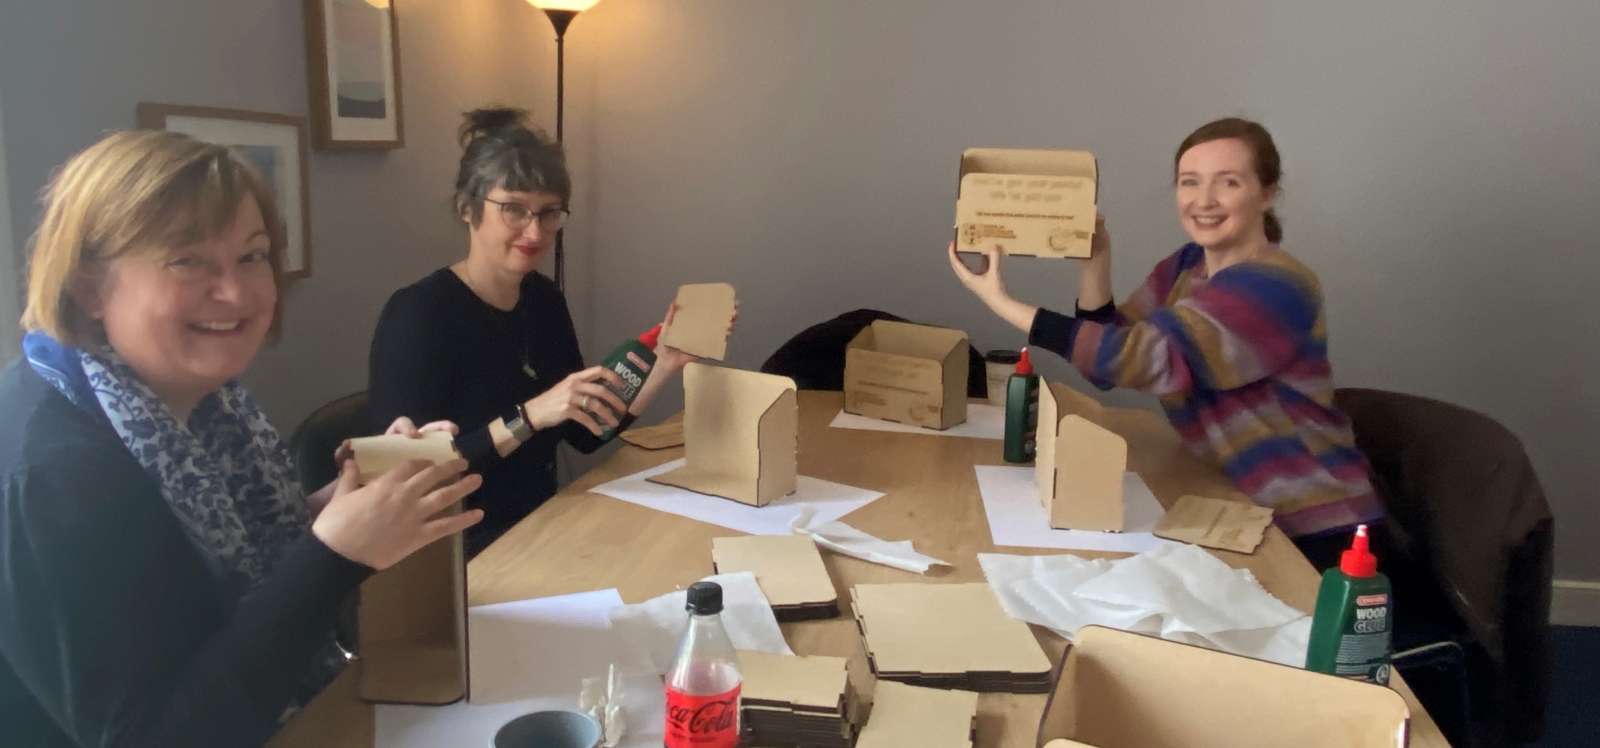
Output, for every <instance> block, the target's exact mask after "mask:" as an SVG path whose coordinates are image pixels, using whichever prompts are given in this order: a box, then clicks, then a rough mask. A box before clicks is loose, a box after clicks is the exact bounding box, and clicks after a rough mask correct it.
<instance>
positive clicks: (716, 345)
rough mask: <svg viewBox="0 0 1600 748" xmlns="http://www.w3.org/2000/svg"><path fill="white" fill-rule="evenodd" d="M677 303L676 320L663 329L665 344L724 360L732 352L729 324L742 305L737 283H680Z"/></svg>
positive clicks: (673, 318)
mask: <svg viewBox="0 0 1600 748" xmlns="http://www.w3.org/2000/svg"><path fill="white" fill-rule="evenodd" d="M673 303H674V304H676V305H677V306H678V310H677V312H676V313H675V314H673V315H672V323H671V324H669V325H666V326H664V327H663V328H662V330H661V340H660V341H659V342H660V343H661V345H670V346H672V347H673V348H677V349H678V350H680V351H683V352H684V353H690V354H694V355H695V356H698V357H700V358H703V359H708V360H711V361H721V360H722V359H723V357H725V356H726V355H727V352H728V324H729V323H730V322H732V321H733V314H734V310H735V309H737V308H738V307H737V300H736V299H735V298H734V291H733V286H730V285H728V284H726V283H695V284H691V285H687V286H679V287H678V297H677V299H676V300H675V301H674V302H673Z"/></svg>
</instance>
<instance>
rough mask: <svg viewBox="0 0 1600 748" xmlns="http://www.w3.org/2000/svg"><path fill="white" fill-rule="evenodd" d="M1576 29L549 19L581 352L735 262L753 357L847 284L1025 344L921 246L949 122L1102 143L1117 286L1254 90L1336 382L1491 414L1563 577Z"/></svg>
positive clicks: (1057, 290)
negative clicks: (572, 191)
mask: <svg viewBox="0 0 1600 748" xmlns="http://www.w3.org/2000/svg"><path fill="white" fill-rule="evenodd" d="M1596 38H1600V5H1597V4H1595V3H1593V2H1589V1H1588V0H1571V1H1566V2H1561V1H1555V0H1541V1H1540V2H1532V3H1460V2H1450V3H1445V2H1413V3H1387V2H1375V1H1371V0H1362V1H1360V2H1347V3H1274V2H1259V3H1253V2H1207V3H1192V2H1178V1H1176V0H1174V1H1171V2H1142V3H1091V2H1062V1H1061V0H1032V1H1023V0H1008V1H1006V2H998V1H997V2H986V3H976V2H955V1H954V0H897V1H893V2H891V1H889V0H876V1H874V2H845V1H844V0H810V1H809V2H777V1H776V0H721V1H715V0H672V1H671V2H665V1H663V0H605V2H603V3H601V4H600V5H598V6H597V7H596V8H595V9H594V10H592V11H589V12H588V14H586V15H585V16H584V17H582V18H580V19H579V21H578V23H577V24H575V25H574V27H573V31H572V33H571V34H570V35H569V47H570V48H571V50H572V53H573V54H574V56H576V57H577V58H578V59H577V60H576V61H575V63H574V66H573V75H574V80H575V81H576V82H575V83H573V84H572V86H573V87H572V88H569V99H571V100H573V101H575V102H577V103H574V104H573V107H574V110H572V111H575V113H576V114H575V115H574V120H573V124H571V126H570V128H569V141H568V142H569V145H570V146H571V147H572V148H573V149H574V161H575V163H578V164H580V171H579V173H578V180H579V184H580V190H587V192H586V193H584V199H586V200H588V202H589V205H588V210H590V211H591V212H592V215H591V216H590V217H589V222H588V223H587V224H585V226H586V228H583V229H582V230H581V231H575V233H574V236H573V241H574V244H575V247H574V252H575V253H577V254H578V255H579V256H580V257H581V262H582V263H583V265H584V271H585V273H586V275H585V278H584V283H585V284H587V286H586V289H585V290H587V291H588V293H586V294H582V295H581V298H577V299H575V302H576V303H575V307H576V311H577V312H578V313H579V314H580V315H581V316H582V317H583V318H584V319H585V321H586V324H587V325H589V327H588V328H587V329H588V330H589V331H590V332H589V333H588V335H589V337H588V338H587V341H588V343H589V345H588V348H589V350H590V351H591V352H599V351H602V350H603V349H606V348H609V347H610V346H612V345H614V344H615V343H616V342H618V341H620V340H621V339H623V338H624V337H625V336H627V335H630V334H633V333H635V332H636V331H637V330H639V329H641V328H642V327H644V326H646V325H648V324H650V323H651V322H653V321H655V320H656V319H657V318H658V317H659V314H660V309H661V307H662V306H663V305H664V304H665V303H666V301H667V300H668V299H669V298H670V296H671V294H672V289H673V288H674V287H675V286H677V285H678V284H680V283H685V282H698V281H711V280H726V281H730V282H732V283H733V284H734V285H735V286H736V287H737V288H738V290H739V296H740V298H741V299H742V300H743V302H744V306H743V310H744V311H743V316H742V320H741V322H740V330H739V333H738V335H737V337H736V339H735V340H734V341H733V343H732V353H731V361H732V362H733V363H736V364H739V365H743V366H747V367H754V366H757V365H759V364H760V363H761V361H762V360H763V359H764V358H765V356H766V355H767V354H768V353H770V352H771V351H772V350H773V349H774V348H776V347H777V345H778V344H779V343H780V342H782V341H783V340H784V339H786V338H787V337H788V336H789V335H791V334H793V333H794V332H796V331H798V330H800V329H801V328H803V327H805V326H806V325H808V324H810V323H813V322H816V321H820V320H822V319H825V318H827V317H830V316H832V315H834V314H837V313H839V312H843V311H846V310H849V309H853V308H856V307H863V306H871V307H877V308H880V309H885V310H889V311H893V312H895V313H898V314H901V315H905V316H909V317H912V318H915V319H919V320H923V321H927V322H930V323H937V324H943V325H950V326H956V327H961V328H964V329H966V330H967V331H969V332H970V333H971V335H972V337H973V339H974V341H975V342H976V343H977V344H978V345H979V346H980V347H997V346H1015V345H1018V344H1020V343H1021V342H1022V335H1021V334H1020V333H1016V332H1013V331H1010V330H1008V329H1005V328H1004V327H1003V326H1002V325H1001V324H1000V323H999V322H998V321H997V320H995V319H994V318H993V317H991V316H990V315H989V314H988V313H987V312H986V311H985V310H984V309H983V308H982V307H981V306H980V305H979V304H978V303H977V302H976V301H975V300H973V299H972V298H971V297H970V296H969V295H968V294H967V293H966V292H965V291H964V290H963V289H962V288H961V287H960V286H959V285H958V284H957V283H956V281H955V280H954V279H953V278H952V277H951V274H950V270H949V267H948V265H947V263H946V261H945V259H944V256H943V254H942V253H943V249H944V245H945V242H946V241H947V239H948V237H949V235H950V233H951V231H950V224H951V218H952V214H953V197H954V190H955V168H956V159H957V156H958V154H959V153H960V151H961V150H962V149H963V148H965V147H968V146H975V145H986V146H1014V147H1062V148H1084V149H1089V150H1092V151H1094V152H1095V153H1096V154H1097V155H1098V156H1099V158H1100V164H1101V171H1102V174H1103V181H1102V195H1103V200H1102V209H1103V211H1104V212H1105V213H1106V214H1107V215H1108V217H1109V220H1110V226H1111V232H1112V234H1113V236H1114V239H1115V248H1116V249H1115V252H1116V254H1115V256H1116V258H1117V259H1116V264H1115V275H1114V277H1115V282H1116V286H1117V288H1118V291H1119V293H1121V294H1125V293H1127V292H1128V291H1130V290H1131V289H1132V288H1133V287H1134V286H1135V285H1136V284H1137V283H1138V282H1139V281H1140V280H1141V279H1142V277H1143V275H1144V274H1145V273H1146V272H1148V270H1149V268H1150V267H1151V266H1152V265H1153V264H1154V263H1155V262H1156V261H1157V260H1159V259H1160V258H1162V257H1163V256H1165V255H1166V254H1167V253H1169V252H1171V251H1172V250H1173V249H1174V248H1176V247H1177V246H1178V245H1179V244H1180V243H1181V242H1182V241H1183V240H1184V237H1183V234H1182V233H1181V230H1180V228H1179V226H1178V224H1177V221H1176V220H1175V219H1174V208H1173V204H1172V197H1171V192H1170V188H1169V186H1168V185H1169V175H1170V172H1169V170H1170V164H1171V158H1172V150H1173V149H1174V148H1175V147H1176V145H1177V143H1178V142H1179V141H1180V140H1181V139H1182V138H1183V136H1184V135H1185V134H1187V133H1188V132H1189V131H1190V130H1191V129H1193V128H1194V127H1196V126H1198V125H1199V124H1201V123H1203V122H1206V121H1208V120H1210V119H1212V118H1215V117H1219V116H1225V115H1245V116H1250V117H1255V118H1258V119H1260V120H1262V121H1264V122H1265V123H1266V124H1267V126H1268V127H1269V128H1271V130H1272V131H1273V132H1274V133H1275V134H1276V136H1277V138H1278V140H1279V145H1280V147H1281V149H1282V150H1283V152H1284V156H1285V166H1286V170H1287V181H1286V184H1285V189H1286V193H1285V197H1284V201H1283V204H1282V213H1283V214H1284V217H1285V219H1286V224H1287V235H1288V241H1287V246H1288V247H1289V248H1290V250H1291V251H1293V252H1294V253H1296V254H1297V255H1298V256H1300V257H1301V258H1302V259H1304V260H1305V261H1307V262H1308V263H1309V264H1310V265H1311V266H1312V267H1313V268H1314V269H1316V270H1317V271H1318V273H1319V274H1320V275H1321V277H1322V280H1323V282H1324V286H1325V292H1326V295H1327V298H1328V306H1329V314H1330V319H1331V332H1330V334H1331V339H1332V343H1333V348H1332V350H1333V358H1334V364H1335V371H1336V373H1337V376H1338V381H1339V383H1340V384H1341V385H1347V386H1370V387H1381V388H1387V389H1394V390H1402V391H1407V392H1415V393H1421V394H1425V395H1431V396H1434V397H1439V398H1443V399H1446V400H1450V401H1453V402H1457V403H1460V404H1463V405H1466V406H1469V407H1472V408H1476V409H1480V410H1482V411H1485V412H1487V413H1489V414H1490V415H1492V416H1494V417H1496V418H1498V419H1501V420H1502V421H1504V422H1505V423H1506V424H1508V425H1509V426H1510V427H1511V428H1512V429H1514V430H1515V431H1516V432H1517V433H1518V434H1520V435H1521V436H1522V438H1523V439H1524V440H1525V441H1526V443H1527V445H1528V448H1529V450H1530V451H1531V453H1532V455H1533V458H1534V461H1535V462H1536V463H1537V466H1538V469H1539V471H1540V474H1541V475H1542V477H1543V479H1544V482H1545V485H1546V488H1547V489H1548V491H1549V493H1550V495H1551V499H1552V501H1553V502H1554V504H1555V507H1556V511H1557V515H1558V523H1559V532H1560V538H1559V562H1558V565H1559V568H1558V571H1559V573H1560V575H1561V576H1564V577H1570V578H1588V579H1600V544H1596V543H1595V542H1594V540H1595V538H1597V537H1600V505H1597V502H1596V494H1597V493H1600V488H1597V487H1600V460H1595V459H1593V458H1592V457H1591V455H1590V452H1591V451H1592V450H1593V449H1594V448H1595V446H1596V445H1597V444H1600V385H1597V384H1596V382H1597V381H1600V331H1597V329H1596V324H1595V320H1597V319H1600V297H1597V295H1596V294H1595V293H1594V292H1593V290H1592V288H1593V286H1594V285H1595V283H1596V281H1597V280H1600V239H1597V237H1600V85H1597V84H1596V82H1595V81H1596V78H1595V72H1596V71H1600V46H1597V45H1595V44H1594V40H1595V39H1596ZM1009 268H1010V271H1009V274H1008V279H1009V281H1010V283H1011V285H1012V287H1013V290H1014V291H1015V292H1016V293H1017V295H1019V296H1020V297H1022V298H1025V299H1030V300H1033V301H1035V302H1037V303H1044V304H1048V305H1053V306H1056V307H1067V306H1068V305H1070V304H1071V303H1072V301H1073V298H1074V295H1075V289H1076V268H1075V266H1074V265H1072V264H1071V263H1067V262H1053V263H1052V262H1048V261H1026V260H1017V261H1014V262H1012V263H1011V264H1010V265H1009ZM1057 363H1058V362H1057ZM1062 369H1063V367H1060V366H1052V367H1050V369H1049V370H1048V373H1051V374H1053V375H1055V376H1059V377H1062V378H1065V379H1069V380H1072V381H1078V380H1076V378H1075V377H1072V376H1069V375H1067V374H1066V373H1065V372H1064V371H1063V370H1062ZM1116 400H1117V401H1118V402H1124V403H1127V402H1142V403H1147V404H1148V403H1149V400H1148V399H1147V398H1143V397H1140V396H1137V395H1131V396H1120V397H1118V398H1116Z"/></svg>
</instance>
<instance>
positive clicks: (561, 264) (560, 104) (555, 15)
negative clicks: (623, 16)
mask: <svg viewBox="0 0 1600 748" xmlns="http://www.w3.org/2000/svg"><path fill="white" fill-rule="evenodd" d="M543 10H544V14H545V15H547V16H549V17H550V25H552V26H555V28H556V142H557V143H560V142H562V136H563V135H564V133H563V132H562V126H563V125H564V124H565V123H564V120H565V119H566V105H567V102H566V93H567V92H566V88H567V27H568V26H570V25H572V19H574V18H576V17H577V16H578V11H575V10H566V9H560V8H544V9H543ZM565 236H566V229H564V228H563V229H562V230H560V231H557V232H556V288H559V289H561V292H562V293H566V290H567V251H566V246H565V241H563V240H564V239H565Z"/></svg>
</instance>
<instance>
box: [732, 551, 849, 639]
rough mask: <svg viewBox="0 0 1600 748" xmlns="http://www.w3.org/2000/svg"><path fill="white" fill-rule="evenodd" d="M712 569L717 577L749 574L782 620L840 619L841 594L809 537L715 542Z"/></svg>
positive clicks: (774, 613) (775, 613)
mask: <svg viewBox="0 0 1600 748" xmlns="http://www.w3.org/2000/svg"><path fill="white" fill-rule="evenodd" d="M711 566H712V568H713V569H714V570H715V571H716V572H717V573H718V574H734V573H738V572H741V571H748V572H750V573H752V574H755V575H756V584H757V585H759V586H760V587H761V592H762V594H764V595H766V596H767V602H768V603H770V604H771V605H772V614H773V615H774V616H775V617H777V619H778V620H779V621H785V622H788V621H810V620H817V619H822V618H834V617H837V616H838V615H839V593H838V592H837V591H836V590H835V589H834V587H833V578H832V577H830V576H828V567H827V566H825V565H824V564H823V562H822V553H821V552H819V551H818V550H817V544H816V541H813V540H812V539H811V537H810V536H808V535H745V536H742V537H731V538H712V539H711Z"/></svg>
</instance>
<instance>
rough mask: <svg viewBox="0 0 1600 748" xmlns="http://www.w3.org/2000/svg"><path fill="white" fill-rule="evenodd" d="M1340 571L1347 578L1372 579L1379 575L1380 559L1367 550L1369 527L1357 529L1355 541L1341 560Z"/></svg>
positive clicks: (1363, 526) (1364, 526) (1362, 526)
mask: <svg viewBox="0 0 1600 748" xmlns="http://www.w3.org/2000/svg"><path fill="white" fill-rule="evenodd" d="M1339 571H1342V572H1344V573H1345V575H1346V576H1352V577H1371V576H1377V574H1378V557H1377V556H1374V555H1372V552H1371V551H1369V550H1367V526H1366V525H1361V526H1360V527H1357V528H1356V537H1355V540H1354V541H1352V542H1351V543H1350V550H1348V551H1345V552H1344V556H1342V557H1340V559H1339Z"/></svg>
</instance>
